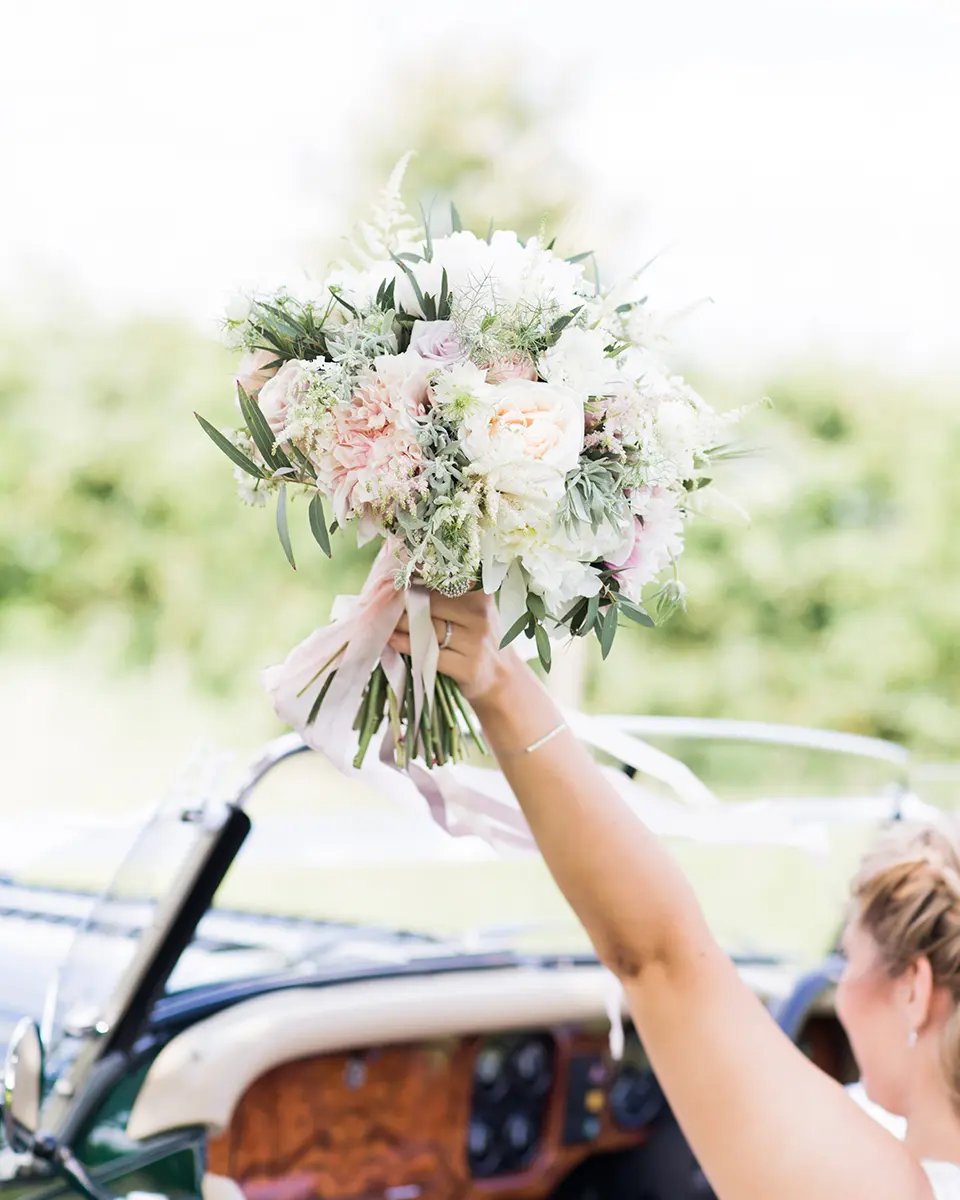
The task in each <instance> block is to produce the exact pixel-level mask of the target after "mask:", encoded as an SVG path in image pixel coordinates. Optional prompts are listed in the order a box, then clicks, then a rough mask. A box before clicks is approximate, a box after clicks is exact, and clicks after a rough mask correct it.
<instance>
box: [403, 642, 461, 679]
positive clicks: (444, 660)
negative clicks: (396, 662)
mask: <svg viewBox="0 0 960 1200" xmlns="http://www.w3.org/2000/svg"><path fill="white" fill-rule="evenodd" d="M389 645H391V646H392V647H393V649H394V650H396V652H397V653H398V654H410V653H411V647H410V634H409V633H394V634H393V635H392V636H391V638H390V641H389ZM465 657H466V656H465V655H464V654H463V653H461V652H460V651H459V650H457V649H456V648H455V647H448V648H447V649H446V650H441V651H440V655H439V658H438V660H437V670H438V671H440V672H441V674H443V675H452V676H456V675H457V673H458V672H459V670H460V668H461V667H462V666H463V663H464V660H465Z"/></svg>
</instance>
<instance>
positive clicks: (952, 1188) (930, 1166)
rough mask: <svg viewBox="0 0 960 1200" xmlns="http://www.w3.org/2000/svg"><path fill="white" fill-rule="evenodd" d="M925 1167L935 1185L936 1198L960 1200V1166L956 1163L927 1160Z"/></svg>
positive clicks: (938, 1199)
mask: <svg viewBox="0 0 960 1200" xmlns="http://www.w3.org/2000/svg"><path fill="white" fill-rule="evenodd" d="M923 1169H924V1170H925V1171H926V1173H927V1177H928V1178H929V1180H930V1183H931V1184H932V1186H933V1195H934V1200H960V1167H958V1166H956V1164H954V1163H945V1162H925V1163H924V1164H923Z"/></svg>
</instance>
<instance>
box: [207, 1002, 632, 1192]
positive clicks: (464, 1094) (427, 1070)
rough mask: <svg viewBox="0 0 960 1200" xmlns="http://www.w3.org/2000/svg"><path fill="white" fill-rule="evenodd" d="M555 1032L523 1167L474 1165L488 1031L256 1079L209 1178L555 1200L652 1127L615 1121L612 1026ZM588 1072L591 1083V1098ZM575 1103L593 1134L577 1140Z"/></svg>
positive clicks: (212, 1148) (212, 1160)
mask: <svg viewBox="0 0 960 1200" xmlns="http://www.w3.org/2000/svg"><path fill="white" fill-rule="evenodd" d="M521 1036H525V1035H521ZM529 1036H530V1037H531V1038H533V1037H535V1036H537V1035H529ZM547 1038H548V1039H549V1047H550V1085H549V1089H548V1090H547V1091H546V1092H545V1094H544V1095H543V1098H542V1103H541V1104H540V1107H539V1116H538V1117H537V1123H538V1128H537V1131H536V1133H537V1136H536V1145H535V1147H532V1148H531V1152H530V1154H529V1156H528V1160H527V1161H526V1162H525V1163H524V1165H523V1166H522V1168H521V1169H520V1170H517V1171H511V1172H508V1173H498V1174H495V1175H493V1176H491V1177H483V1176H482V1174H481V1175H480V1176H479V1177H478V1172H477V1170H476V1169H475V1165H476V1164H475V1161H474V1163H471V1150H470V1148H469V1143H470V1138H471V1136H472V1121H474V1118H475V1115H476V1108H477V1094H476V1089H477V1077H478V1064H479V1059H480V1055H481V1054H482V1053H483V1051H484V1047H485V1046H486V1045H488V1040H487V1039H483V1038H477V1037H468V1038H451V1039H445V1040H441V1041H437V1042H433V1043H424V1044H419V1045H407V1046H394V1047H389V1048H384V1049H374V1050H364V1051H358V1052H357V1053H356V1054H332V1055H323V1056H320V1057H316V1058H308V1059H304V1060H301V1061H298V1062H291V1063H287V1064H285V1065H283V1066H280V1067H277V1068H275V1069H274V1070H272V1071H270V1072H268V1073H267V1074H266V1075H264V1076H262V1077H261V1078H260V1079H258V1080H257V1081H256V1082H254V1083H253V1085H252V1086H251V1087H250V1088H249V1089H248V1091H247V1092H246V1094H245V1095H244V1097H243V1098H242V1100H241V1101H240V1104H239V1105H238V1107H237V1109H236V1111H235V1113H234V1116H233V1120H232V1122H231V1124H230V1127H229V1128H228V1129H227V1131H226V1132H225V1133H224V1134H223V1135H222V1136H220V1137H218V1138H216V1139H212V1140H211V1141H210V1144H209V1170H210V1171H212V1172H214V1173H215V1174H217V1175H225V1176H227V1177H229V1178H231V1179H233V1180H235V1181H236V1182H237V1183H238V1184H239V1185H240V1187H241V1189H242V1190H243V1192H244V1194H245V1196H246V1197H247V1200H307V1198H308V1197H324V1200H347V1198H350V1200H361V1198H363V1200H367V1198H370V1200H372V1198H373V1197H377V1198H379V1200H446V1198H453V1197H456V1198H457V1200H461V1198H462V1200H481V1198H483V1197H493V1196H505V1195H510V1196H516V1197H522V1198H524V1200H534V1198H537V1197H545V1196H547V1195H549V1194H550V1193H551V1192H552V1191H553V1190H554V1188H555V1187H556V1186H557V1184H558V1183H559V1182H560V1181H561V1180H562V1179H563V1178H564V1177H565V1176H566V1175H568V1174H569V1173H570V1171H571V1170H572V1169H573V1168H574V1167H576V1166H577V1165H578V1164H579V1163H580V1162H582V1161H583V1160H585V1159H586V1158H587V1157H590V1156H592V1155H595V1154H597V1153H602V1152H605V1151H611V1150H620V1149H626V1148H628V1147H634V1146H639V1145H641V1144H642V1143H643V1142H644V1140H645V1139H646V1137H647V1136H648V1133H647V1128H646V1126H641V1127H639V1128H630V1129H625V1128H623V1127H622V1126H618V1124H617V1122H616V1121H615V1119H614V1116H613V1114H612V1113H611V1105H610V1103H609V1099H610V1096H611V1090H612V1088H613V1086H614V1085H615V1083H616V1077H615V1071H614V1068H613V1066H612V1064H610V1063H609V1061H608V1056H607V1039H606V1035H605V1034H604V1033H603V1032H601V1031H599V1030H597V1031H593V1030H591V1029H588V1028H585V1027H582V1026H579V1027H568V1028H561V1029H554V1030H551V1031H550V1033H549V1035H544V1037H543V1038H541V1040H543V1041H545V1040H547ZM600 1064H602V1066H601V1065H600ZM585 1067H586V1068H588V1075H589V1078H587V1076H585V1075H584V1068H585ZM578 1076H582V1077H583V1078H584V1079H586V1082H585V1083H584V1085H583V1086H582V1087H579V1091H578V1084H577V1077H578ZM571 1088H572V1089H573V1091H571ZM572 1095H575V1096H577V1097H579V1098H578V1099H575V1101H574V1108H575V1109H576V1108H577V1106H578V1105H579V1106H580V1108H581V1109H582V1113H583V1121H582V1122H580V1124H581V1125H583V1126H584V1127H585V1128H586V1129H587V1131H588V1133H589V1135H590V1136H589V1137H588V1138H585V1137H581V1139H580V1140H576V1138H577V1137H578V1136H580V1135H579V1134H577V1132H576V1131H577V1122H578V1121H579V1115H578V1112H579V1110H577V1111H573V1110H572V1109H571V1096H572ZM634 1115H637V1114H636V1112H634ZM571 1119H572V1120H573V1129H574V1134H573V1137H572V1135H571ZM474 1157H475V1156H474Z"/></svg>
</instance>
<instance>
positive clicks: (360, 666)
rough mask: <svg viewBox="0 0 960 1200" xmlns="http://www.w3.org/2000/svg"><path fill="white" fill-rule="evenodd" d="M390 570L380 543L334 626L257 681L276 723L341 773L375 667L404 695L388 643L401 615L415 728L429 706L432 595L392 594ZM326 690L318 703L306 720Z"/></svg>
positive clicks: (390, 555) (392, 554) (388, 553)
mask: <svg viewBox="0 0 960 1200" xmlns="http://www.w3.org/2000/svg"><path fill="white" fill-rule="evenodd" d="M396 569H397V554H396V546H395V545H394V544H392V543H389V542H385V543H384V545H383V547H382V548H381V550H380V553H379V554H378V555H377V558H376V561H375V562H374V564H373V568H372V570H371V571H370V574H369V576H368V577H367V581H366V583H365V584H364V586H363V590H362V591H361V593H360V595H359V596H338V597H337V600H336V602H335V604H334V614H335V620H334V621H333V622H332V623H331V624H330V625H326V626H324V627H323V628H322V629H317V630H315V631H314V632H313V633H311V634H310V636H309V637H308V638H305V639H304V641H302V642H301V643H300V644H299V645H298V646H295V647H294V649H293V650H291V651H290V653H289V654H288V655H287V658H286V660H285V661H284V662H283V663H282V664H280V665H279V666H275V667H268V668H267V670H265V671H264V672H263V673H262V676H261V678H262V681H263V684H264V687H265V688H266V690H267V693H268V694H269V696H270V699H271V700H272V702H273V707H274V711H275V712H276V714H277V716H278V717H279V718H280V720H281V721H284V722H285V723H286V724H288V725H290V726H291V728H293V729H295V730H296V731H297V732H298V733H299V734H300V735H301V736H302V737H303V740H304V741H305V742H306V743H307V745H308V746H310V747H311V749H313V750H319V751H320V752H321V753H322V754H325V755H326V756H327V758H329V759H330V761H331V762H332V763H333V764H334V766H336V767H337V768H338V769H339V770H341V771H343V772H344V773H345V774H349V773H351V771H352V769H353V768H352V762H351V759H352V746H353V741H354V739H353V736H352V733H353V724H354V720H355V718H356V715H357V712H358V711H359V709H360V705H361V702H362V700H363V692H364V688H365V687H366V686H367V682H368V680H369V679H370V676H371V675H372V674H373V672H374V671H375V670H376V668H377V665H378V664H380V665H382V666H383V669H384V672H385V673H386V676H387V680H388V682H389V683H390V686H391V687H392V688H393V690H394V692H395V693H396V694H397V696H400V695H402V694H403V687H404V684H405V682H406V671H405V668H404V664H403V660H402V659H401V658H400V656H399V655H398V654H397V653H396V651H395V650H393V648H392V647H391V646H389V645H388V642H389V639H390V635H391V634H392V633H393V631H394V629H396V627H397V622H398V621H399V620H400V617H401V616H402V615H403V613H404V611H406V613H407V616H408V618H409V621H410V648H411V663H412V673H413V690H414V722H415V726H419V723H420V716H421V713H422V712H423V711H424V707H425V706H426V708H427V710H428V711H429V707H430V704H431V703H432V700H433V694H434V688H435V686H436V679H437V660H438V658H439V655H440V647H439V643H438V642H437V635H436V631H435V629H434V627H433V621H432V620H431V618H430V596H429V593H428V592H426V591H425V590H424V589H423V588H420V587H416V586H414V587H410V588H406V589H401V588H397V587H396V585H395V583H394V576H395V574H396ZM331 675H332V676H333V679H332V680H331V679H330V676H331ZM324 687H327V692H326V694H325V695H324V698H323V703H322V704H321V705H320V709H319V711H318V712H317V714H316V716H315V719H314V720H313V721H309V717H310V714H311V712H312V710H313V707H314V704H315V702H316V700H317V698H318V697H319V695H320V693H321V691H323V689H324Z"/></svg>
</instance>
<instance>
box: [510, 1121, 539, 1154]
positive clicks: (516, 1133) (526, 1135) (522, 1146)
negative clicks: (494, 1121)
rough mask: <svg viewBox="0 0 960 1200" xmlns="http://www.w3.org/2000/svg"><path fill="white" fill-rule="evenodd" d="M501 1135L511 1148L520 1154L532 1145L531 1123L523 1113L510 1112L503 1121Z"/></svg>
mask: <svg viewBox="0 0 960 1200" xmlns="http://www.w3.org/2000/svg"><path fill="white" fill-rule="evenodd" d="M503 1136H504V1138H505V1139H506V1142H507V1145H508V1146H509V1147H510V1149H511V1150H516V1151H517V1153H518V1154H522V1153H523V1151H524V1150H529V1149H530V1147H531V1146H532V1145H533V1138H534V1131H533V1125H532V1124H531V1122H530V1120H529V1118H528V1117H525V1116H524V1115H523V1113H511V1115H510V1116H509V1117H507V1119H506V1121H505V1122H504V1125H503Z"/></svg>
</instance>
